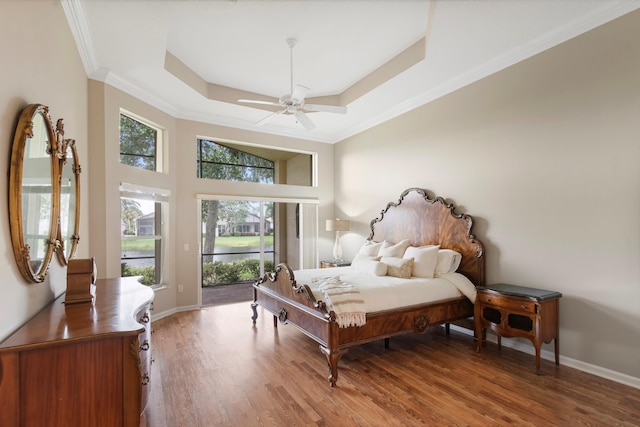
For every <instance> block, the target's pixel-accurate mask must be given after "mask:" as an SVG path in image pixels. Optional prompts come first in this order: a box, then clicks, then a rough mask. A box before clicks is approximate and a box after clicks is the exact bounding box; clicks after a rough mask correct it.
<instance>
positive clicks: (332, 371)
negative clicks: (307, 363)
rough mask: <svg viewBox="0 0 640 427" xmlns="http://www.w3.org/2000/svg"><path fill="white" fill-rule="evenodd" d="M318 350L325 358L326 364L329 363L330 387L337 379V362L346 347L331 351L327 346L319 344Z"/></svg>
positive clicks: (333, 385) (345, 350)
mask: <svg viewBox="0 0 640 427" xmlns="http://www.w3.org/2000/svg"><path fill="white" fill-rule="evenodd" d="M320 351H321V352H322V353H323V354H324V355H325V357H326V358H327V364H328V365H329V383H330V384H331V387H335V385H336V382H337V381H338V362H339V361H340V358H341V357H342V355H343V354H345V353H346V352H347V349H342V350H336V351H331V350H329V349H328V348H327V347H325V346H323V345H321V346H320Z"/></svg>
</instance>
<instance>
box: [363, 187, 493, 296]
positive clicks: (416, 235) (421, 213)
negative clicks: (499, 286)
mask: <svg viewBox="0 0 640 427" xmlns="http://www.w3.org/2000/svg"><path fill="white" fill-rule="evenodd" d="M454 210H455V206H454V205H453V204H447V203H445V201H444V199H443V198H442V197H435V198H433V199H432V198H430V197H429V195H428V194H427V193H426V192H425V191H424V190H422V189H419V188H409V189H407V190H405V191H404V192H403V193H402V194H401V195H400V199H399V200H398V202H396V203H394V202H389V203H388V204H387V207H386V208H385V209H384V210H382V212H381V213H380V217H379V218H376V219H374V220H372V221H371V234H370V235H369V239H370V240H373V241H376V242H381V241H383V240H387V241H389V242H392V243H396V242H399V241H401V240H404V239H409V242H410V244H411V245H412V246H424V245H440V247H441V248H442V249H453V250H455V251H458V252H460V253H461V254H462V262H461V263H460V267H459V268H458V273H462V274H464V275H465V276H467V277H468V278H469V280H471V281H472V282H473V283H474V284H475V285H476V286H483V285H484V284H485V279H484V264H485V259H484V246H483V245H482V242H480V241H479V240H478V239H476V237H475V236H474V235H473V234H472V233H471V231H472V230H471V229H472V227H473V218H472V217H471V216H469V215H466V214H465V215H459V214H456V213H454Z"/></svg>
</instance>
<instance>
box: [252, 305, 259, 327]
mask: <svg viewBox="0 0 640 427" xmlns="http://www.w3.org/2000/svg"><path fill="white" fill-rule="evenodd" d="M251 310H253V316H251V320H253V324H254V325H255V324H256V320H258V304H257V303H255V302H253V303H251Z"/></svg>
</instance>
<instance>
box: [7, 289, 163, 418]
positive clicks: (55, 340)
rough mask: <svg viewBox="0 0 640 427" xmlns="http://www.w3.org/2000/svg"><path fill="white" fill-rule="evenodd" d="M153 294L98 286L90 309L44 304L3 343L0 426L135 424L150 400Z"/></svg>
mask: <svg viewBox="0 0 640 427" xmlns="http://www.w3.org/2000/svg"><path fill="white" fill-rule="evenodd" d="M153 295H154V294H153V290H152V289H150V288H148V287H146V286H144V285H141V284H139V283H138V282H137V281H136V279H135V278H122V279H105V280H98V281H97V283H96V296H95V301H94V303H93V304H92V303H81V304H69V305H65V304H64V295H62V296H61V297H59V298H57V299H56V300H55V301H53V302H52V303H51V304H49V305H48V306H46V307H45V308H44V309H43V310H42V311H41V312H40V313H38V314H37V315H36V316H35V317H34V318H33V319H31V320H30V321H28V322H27V323H26V324H24V325H23V326H22V327H21V328H20V329H18V330H17V331H16V332H15V333H14V334H13V335H11V336H10V337H9V338H7V340H5V341H4V342H3V343H2V344H0V426H3V427H13V426H16V427H17V426H45V425H46V426H49V427H52V426H65V427H68V426H93V427H97V426H139V425H140V415H141V414H142V412H143V411H144V409H145V407H146V404H147V401H148V395H149V385H148V384H149V381H150V372H151V371H150V368H151V317H150V313H149V311H150V309H151V305H152V304H153Z"/></svg>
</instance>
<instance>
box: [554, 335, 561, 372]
mask: <svg viewBox="0 0 640 427" xmlns="http://www.w3.org/2000/svg"><path fill="white" fill-rule="evenodd" d="M553 341H554V343H553V344H554V350H555V353H556V365H559V364H560V342H559V341H560V340H559V339H558V336H557V335H556V338H555V339H554V340H553Z"/></svg>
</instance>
